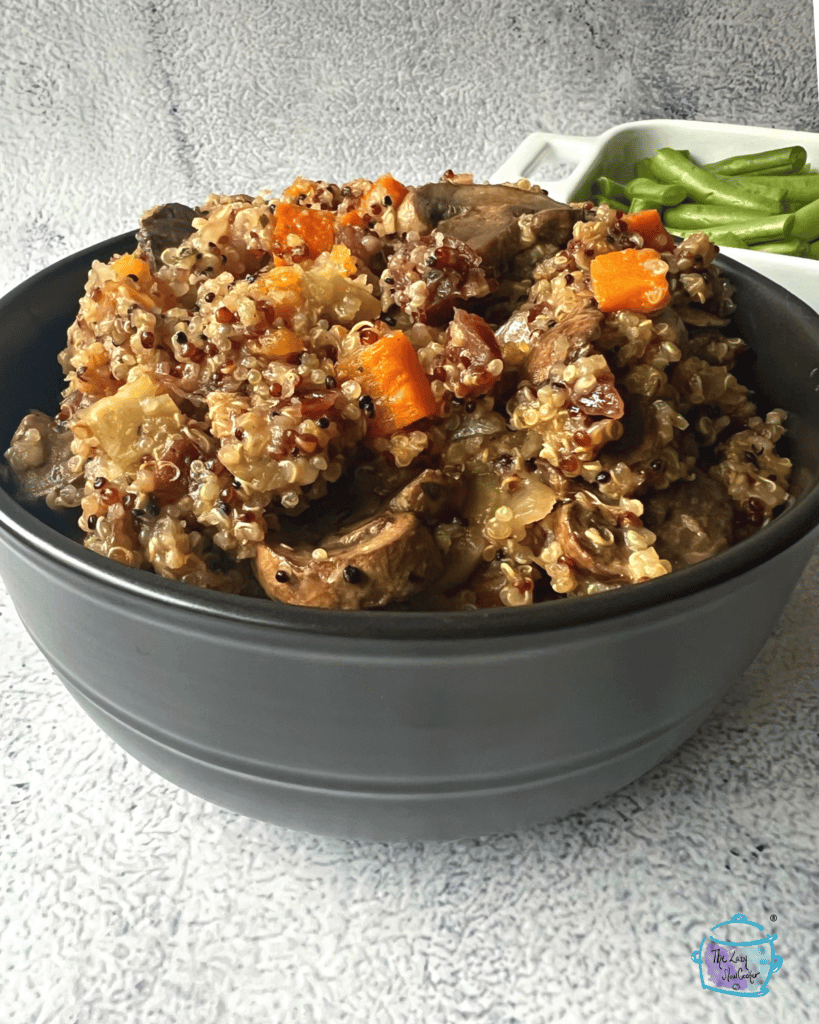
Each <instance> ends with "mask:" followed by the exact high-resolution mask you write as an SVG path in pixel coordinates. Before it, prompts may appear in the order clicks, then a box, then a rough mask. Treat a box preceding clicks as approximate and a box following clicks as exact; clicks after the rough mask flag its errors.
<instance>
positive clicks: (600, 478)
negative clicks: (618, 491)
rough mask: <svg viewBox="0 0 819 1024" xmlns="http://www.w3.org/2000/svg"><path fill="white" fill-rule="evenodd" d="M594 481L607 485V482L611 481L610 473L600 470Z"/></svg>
mask: <svg viewBox="0 0 819 1024" xmlns="http://www.w3.org/2000/svg"><path fill="white" fill-rule="evenodd" d="M594 479H595V480H596V481H597V482H598V483H599V484H607V483H608V482H609V480H611V473H609V472H608V470H605V469H601V470H600V472H599V473H598V474H597V476H596V477H595V478H594Z"/></svg>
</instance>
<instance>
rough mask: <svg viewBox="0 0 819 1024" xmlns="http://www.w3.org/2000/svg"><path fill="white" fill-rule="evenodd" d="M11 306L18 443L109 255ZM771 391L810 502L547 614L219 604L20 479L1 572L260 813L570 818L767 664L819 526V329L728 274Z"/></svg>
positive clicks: (392, 830) (4, 431)
mask: <svg viewBox="0 0 819 1024" xmlns="http://www.w3.org/2000/svg"><path fill="white" fill-rule="evenodd" d="M132 245H133V239H132V237H131V236H129V235H123V236H120V237H119V238H114V239H111V240H109V241H107V242H104V243H102V244H100V245H97V246H94V247H93V248H90V249H87V250H85V251H84V252H81V253H78V254H77V255H76V256H72V257H71V258H69V259H67V260H63V261H62V262H60V263H58V264H56V265H55V266H53V267H51V268H49V269H48V270H45V271H43V272H42V273H40V274H38V275H36V276H35V277H33V278H32V279H31V280H30V281H28V282H26V283H25V284H23V285H21V286H20V287H19V288H17V289H16V290H15V291H14V292H12V293H11V294H9V295H8V296H7V297H6V298H5V299H4V300H2V302H1V303H0V381H2V382H3V383H2V393H1V394H0V408H1V410H2V411H1V412H0V443H2V445H3V449H5V447H6V446H7V443H8V440H9V439H10V437H11V434H12V432H13V430H14V428H15V427H16V425H17V423H18V422H19V420H20V418H21V417H22V416H23V415H24V414H25V413H26V412H27V411H28V410H29V409H30V408H41V409H44V410H52V409H54V408H55V407H56V396H57V394H58V392H59V391H60V389H61V386H62V378H61V374H60V371H59V368H58V366H57V363H56V359H55V356H56V354H57V352H58V351H59V350H60V348H62V346H63V344H64V338H65V331H66V328H67V327H68V325H69V323H70V322H71V320H72V319H73V317H74V314H75V310H76V305H77V301H78V298H79V296H80V294H81V293H82V289H83V285H84V282H85V278H86V275H87V271H88V268H89V266H90V263H91V260H92V259H95V258H98V259H103V260H105V259H108V258H109V256H110V255H111V254H112V253H114V252H116V251H119V252H124V251H129V250H130V249H131V248H132ZM722 266H723V269H724V270H726V271H727V272H728V273H729V274H730V276H731V278H732V279H733V281H734V283H735V285H736V288H737V303H738V308H739V313H738V314H737V317H736V327H737V330H738V332H739V333H740V334H741V335H742V336H743V337H744V338H746V339H747V340H748V341H749V342H750V343H751V345H752V347H753V349H754V351H755V353H756V371H757V372H756V379H757V388H758V392H759V397H760V401H761V402H763V403H769V404H771V405H779V406H782V407H784V408H786V409H788V410H789V412H790V413H791V415H790V418H789V421H788V426H789V445H790V452H789V454H790V455H791V457H792V459H793V460H794V463H795V466H796V473H795V501H794V503H793V504H792V506H791V507H790V508H788V509H787V510H786V511H785V512H783V514H782V515H781V516H779V517H778V518H777V519H776V520H775V521H774V522H773V523H771V524H770V525H769V526H768V527H767V528H766V529H765V530H763V531H761V532H760V533H759V534H757V535H756V536H754V537H752V538H751V539H750V540H747V541H745V542H743V543H741V544H738V545H736V546H735V547H734V548H732V549H730V550H729V551H726V552H724V553H723V554H721V555H719V556H717V557H715V558H713V559H711V560H710V561H707V562H704V563H701V564H700V565H697V566H694V567H691V568H689V569H685V570H682V571H679V572H677V573H675V574H672V575H670V576H666V577H663V578H660V579H658V580H654V581H652V582H649V583H645V584H642V585H640V586H637V587H633V588H630V589H626V590H621V591H616V592H610V593H605V594H599V595H595V596H593V597H586V598H582V599H578V600H566V601H560V602H552V603H549V604H546V605H540V606H535V607H530V608H523V609H493V610H488V611H468V612H458V613H452V614H438V613H435V614H431V613H430V614H428V613H407V612H404V613H390V612H339V611H325V610H316V609H305V608H296V607H289V606H279V605H275V604H273V603H270V602H265V601H258V600H252V599H249V598H238V597H233V596H228V595H223V594H218V593H214V592H205V591H199V590H196V589H195V588H192V587H187V586H185V585H183V584H178V583H174V582H170V581H167V580H163V579H161V578H159V577H156V576H153V575H150V574H148V573H144V572H136V571H133V570H129V569H126V568H124V567H122V566H120V565H118V564H116V563H114V562H109V561H107V560H105V559H103V558H100V557H98V556H97V555H94V554H92V553H91V552H88V551H86V550H85V549H84V548H82V547H81V546H80V545H79V544H77V543H76V541H75V540H74V539H72V538H73V537H74V536H75V534H74V532H73V531H74V530H75V527H73V526H72V525H71V519H73V517H70V518H68V517H67V518H60V517H59V516H56V515H51V514H48V513H43V514H39V513H38V514H34V513H32V512H31V511H29V510H26V509H25V508H22V507H21V506H20V505H18V504H17V503H16V502H15V501H14V500H13V498H12V497H11V493H10V490H9V489H8V485H7V489H4V490H0V573H1V574H2V577H3V579H4V580H5V583H6V586H7V588H8V591H9V593H10V595H11V597H12V599H13V601H14V604H15V607H16V608H17V611H18V613H19V615H20V618H21V620H22V622H23V624H24V625H25V627H26V628H27V629H28V631H29V632H30V633H31V635H32V637H33V638H34V640H35V641H36V643H37V644H38V646H39V647H40V648H41V650H42V651H43V652H44V654H45V656H46V657H47V658H48V660H49V662H50V663H51V664H52V665H53V667H54V669H55V671H56V672H57V674H58V675H59V677H60V678H61V679H62V681H63V682H64V683H65V685H66V686H67V687H68V689H69V691H70V692H71V694H72V695H73V696H74V697H75V698H76V699H77V701H78V702H79V703H80V705H81V706H82V707H83V708H85V710H86V711H87V712H88V714H89V715H90V716H91V717H92V718H93V719H94V721H96V722H97V723H98V724H99V725H100V726H101V727H102V728H103V729H104V730H105V731H106V732H107V733H109V734H110V735H111V736H112V737H113V738H114V739H115V740H116V741H117V742H118V743H120V744H121V745H122V746H123V747H124V748H125V749H126V750H127V751H129V752H130V753H132V754H133V755H134V756H135V757H137V758H138V759H139V760H140V761H142V762H144V764H146V765H148V766H149V767H150V768H152V769H154V770H155V771H157V772H159V773H160V774H161V775H163V776H165V777H166V778H168V779H170V780H171V781H173V782H174V783H176V784H178V785H180V786H182V787H184V788H186V789H188V790H190V791H192V792H194V793H196V794H199V795H200V796H203V797H205V798H206V799H208V800H211V801H213V802H214V803H216V804H220V805H222V806H224V807H228V808H231V809H233V810H235V811H239V812H241V813H243V814H247V815H250V816H252V817H256V818H261V819H265V820H269V821H273V822H276V823H277V824H280V825H285V826H288V827H291V828H295V829H301V830H304V831H308V832H316V833H321V834H332V835H340V836H350V837H360V838H366V839H380V840H413V839H443V838H456V837H464V836H477V835H483V834H486V833H489V832H496V831H502V830H512V829H516V828H519V827H522V826H526V825H531V824H534V823H537V822H542V821H545V820H548V819H549V818H553V817H557V816H559V815H563V814H565V813H567V812H569V811H571V810H573V809H576V808H578V807H581V806H583V805H585V804H588V803H590V802H592V801H594V800H596V799H598V798H600V797H602V796H604V795H606V794H607V793H611V792H613V791H614V790H616V789H618V788H620V787H621V786H624V785H625V784H626V783H628V782H630V781H632V780H633V779H635V778H637V777H638V776H640V775H641V774H643V773H644V772H645V771H647V770H648V769H650V768H651V767H652V766H654V765H655V764H657V762H659V761H660V760H661V759H662V758H663V757H665V756H666V755H667V754H669V753H670V752H671V751H673V750H674V749H675V748H676V747H677V746H679V744H680V743H682V742H683V740H685V739H686V738H687V737H688V736H690V735H691V733H692V732H693V731H694V730H695V729H696V728H697V726H698V725H699V724H700V723H701V722H702V721H703V719H704V718H705V717H706V716H707V715H708V713H709V711H710V710H711V709H712V708H713V706H714V704H715V703H716V701H717V700H718V699H719V698H720V696H721V695H722V694H723V692H724V691H725V689H726V688H727V687H728V685H729V684H730V683H731V681H732V680H734V679H735V678H736V677H737V676H738V675H739V673H741V672H742V671H743V669H745V668H746V666H748V665H749V663H750V662H751V661H752V660H753V658H754V657H755V655H756V654H757V652H758V651H759V649H760V648H761V646H762V644H763V643H764V641H765V639H766V638H767V636H768V635H769V633H770V631H771V629H772V628H773V626H774V624H775V622H776V620H777V618H778V616H779V614H780V612H781V611H782V608H783V606H784V604H785V602H786V600H787V598H788V596H789V594H790V593H791V591H792V589H793V587H794V585H795V583H796V581H797V579H798V578H799V576H800V574H801V572H802V570H803V569H804V566H805V564H806V563H807V560H808V558H809V556H810V554H811V552H812V549H813V546H814V543H815V541H816V535H817V523H819V486H817V483H819V395H817V391H816V388H817V383H819V381H818V380H817V377H819V370H817V367H819V317H817V315H816V314H815V313H814V312H813V311H812V310H811V309H809V308H808V306H806V305H805V304H804V303H802V302H801V301H799V300H798V299H796V298H794V297H793V296H792V295H790V294H789V293H788V292H786V291H784V290H783V289H782V288H781V287H779V286H778V285H776V284H773V283H772V282H770V281H767V280H766V279H764V278H762V277H760V276H759V275H758V274H756V273H755V272H754V271H752V270H749V269H747V268H744V267H742V266H740V265H738V264H736V263H734V262H732V261H730V260H727V259H726V260H723V261H722Z"/></svg>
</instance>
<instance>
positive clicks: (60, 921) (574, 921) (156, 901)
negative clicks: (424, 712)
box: [0, 0, 819, 1024]
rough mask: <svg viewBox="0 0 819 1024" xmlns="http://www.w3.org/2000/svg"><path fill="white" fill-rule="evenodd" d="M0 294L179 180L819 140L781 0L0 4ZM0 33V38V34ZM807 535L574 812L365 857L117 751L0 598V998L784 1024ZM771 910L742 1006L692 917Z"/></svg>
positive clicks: (817, 727) (812, 665) (802, 722)
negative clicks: (776, 607) (719, 688)
mask: <svg viewBox="0 0 819 1024" xmlns="http://www.w3.org/2000/svg"><path fill="white" fill-rule="evenodd" d="M3 31H4V37H5V40H6V43H7V45H5V46H3V47H2V48H0V76H1V77H2V80H3V82H4V90H3V93H2V99H0V186H2V196H3V202H2V210H1V212H0V228H1V229H2V239H3V240H2V249H3V259H2V261H0V290H2V291H5V290H7V289H8V288H10V287H12V286H13V285H14V284H16V283H17V282H19V281H21V280H23V279H24V278H25V277H27V276H28V275H29V274H30V273H32V272H34V271H35V270H37V269H39V268H40V267H43V266H45V265H47V264H48V263H51V262H53V261H54V260H55V259H57V258H59V257H61V256H64V255H67V254H68V253H70V252H73V251H75V250H77V249H79V248H81V247H83V246H85V245H87V244H90V243H92V242H94V241H97V240H100V239H102V238H105V237H108V236H110V235H113V234H115V233H118V232H120V231H122V230H126V229H127V228H129V227H130V226H131V225H132V224H133V223H134V219H135V216H136V214H138V212H139V211H141V210H142V209H143V208H144V207H146V206H149V205H152V204H153V203H154V202H158V201H161V200H165V199H171V198H173V199H179V200H182V201H196V200H198V199H200V198H202V197H203V196H204V195H205V194H206V193H207V192H208V191H210V190H212V189H214V190H225V191H237V190H250V191H254V190H256V189H257V188H262V187H266V186H271V187H274V188H279V187H282V186H283V185H285V184H287V183H288V181H289V180H291V179H292V178H293V177H294V176H295V175H296V174H297V173H304V174H307V175H319V176H322V177H328V178H335V179H336V180H342V179H344V178H345V177H350V176H353V175H356V174H360V173H363V174H373V173H375V172H379V171H382V170H385V169H388V170H391V171H392V172H393V173H395V174H396V175H397V176H399V177H404V178H405V179H408V180H419V179H422V178H425V177H427V176H430V175H432V176H437V175H438V174H439V173H440V172H441V171H443V170H445V169H446V168H447V167H453V168H454V169H457V170H471V171H474V173H475V174H476V175H477V176H479V177H488V176H489V175H490V174H491V173H492V172H493V171H494V169H495V168H496V167H497V166H498V165H499V164H500V163H501V162H502V160H503V159H504V157H505V156H506V155H507V154H508V152H509V151H510V150H511V149H512V148H513V147H514V146H515V145H516V144H517V143H518V142H519V141H520V140H521V139H522V138H523V137H524V136H525V135H526V134H528V133H529V132H531V131H533V130H535V129H537V128H541V127H543V128H548V129H552V130H555V131H562V132H569V133H572V134H596V133H598V132H601V131H603V130H605V129H606V128H608V127H611V126H612V125H615V124H617V123H620V122H623V121H628V120H635V119H641V118H646V117H682V118H687V119H693V118H701V119H705V120H721V121H729V122H735V123H741V124H756V125H765V126H776V127H782V128H796V129H802V130H809V131H816V130H819V108H818V107H817V90H816V64H815V56H814V49H813V19H812V9H811V5H810V3H809V2H808V0H799V2H793V0H790V2H764V0H744V2H739V0H732V2H723V3H719V4H713V3H706V2H704V0H679V2H669V3H662V4H660V3H653V2H650V0H635V2H628V3H620V4H617V5H614V4H610V3H606V2H605V0H585V2H583V3H580V2H575V0H571V2H563V3H559V4H549V5H545V4H539V3H532V2H523V0H500V2H498V3H489V2H476V0H471V2H462V3H459V4H457V5H455V4H450V5H443V4H439V3H433V2H432V0H427V2H411V3H409V4H403V5H398V4H394V3H388V2H384V0H371V2H370V3H368V4H360V3H357V2H354V0H349V2H347V3H345V4H340V3H332V2H330V0H324V2H318V0H305V2H302V3H299V4H289V3H279V4H263V3H242V4H239V3H234V4H229V3H227V4H226V3H215V2H213V0H205V2H203V3H199V4H197V5H192V4H183V3H181V2H179V0H155V2H153V3H151V2H150V0H145V2H143V0H123V2H120V3H112V2H100V3H95V4H91V3H86V2H83V0H80V2H79V3H74V4H69V3H68V0H44V2H38V3H28V2H25V0H7V2H6V4H5V6H4V19H3ZM9 43H11V45H8V44H9ZM818 589H819V556H817V557H816V558H814V560H813V562H812V564H811V566H810V568H809V570H808V572H807V574H806V575H805V577H804V578H803V580H802V582H801V584H800V586H799V588H798V590H797V592H796V593H795V595H794V597H793V599H792V601H791V603H790V605H789V606H788V609H787V611H786V614H785V616H784V618H783V620H782V622H781V624H780V627H779V629H778V630H777V632H776V634H775V635H774V636H773V637H772V638H771V639H770V641H769V642H768V644H767V646H766V647H765V649H764V651H763V652H762V654H761V656H760V658H759V659H758V660H757V662H756V664H755V665H754V666H753V668H752V669H751V670H750V671H749V672H748V673H747V675H746V677H745V678H744V679H743V680H742V682H741V683H739V684H738V685H737V686H736V687H734V689H733V690H732V691H731V693H730V694H729V696H728V697H727V698H726V700H725V701H724V702H723V703H722V704H721V705H720V707H719V708H718V709H717V711H716V712H715V713H714V714H713V715H712V716H711V718H710V719H709V720H708V721H707V722H706V724H705V725H704V726H703V727H702V728H701V729H700V730H699V731H698V733H697V734H696V735H695V736H694V737H693V738H692V739H691V740H689V741H688V742H687V743H686V744H685V745H684V746H683V747H682V748H681V750H679V751H678V752H677V753H676V754H674V755H673V756H672V757H671V758H669V759H668V760H667V761H666V762H664V763H663V764H662V765H660V766H659V767H657V768H656V769H655V770H654V771H652V772H651V773H649V775H648V776H646V777H645V778H643V779H641V780H639V781H638V782H635V783H633V784H632V785H630V786H629V787H627V788H626V789H625V790H623V791H622V792H621V793H619V794H617V795H616V796H614V797H612V798H611V799H609V800H606V801H603V802H601V803H599V804H597V805H595V806H594V807H592V808H589V809H587V810H585V811H583V812H582V813H579V814H575V815H573V816H571V817H570V818H568V819H566V820H564V821H561V822H557V823H552V824H548V825H544V826H542V827H540V828H536V829H530V830H527V831H524V832H520V833H518V834H515V835H510V836H502V837H491V838H488V839H484V840H476V841H470V842H458V843H440V844H434V843H429V844H423V845H421V844H418V845H412V846H404V845H401V846H387V845H371V844H363V843H353V842H343V841H338V840H325V839H318V838H313V837H307V836H302V835H298V834H295V833H290V832H287V831H285V830H282V829H278V828H275V827H273V826H269V825H263V824H259V823H257V822H253V821H249V820H246V819H242V818H239V817H237V816H235V815H232V814H230V813H228V812H225V811H222V810H219V809H217V808H214V807H212V806H210V805H208V804H205V803H204V802H203V801H201V800H198V799H196V798H194V797H191V796H189V795H187V794H185V793H182V792H179V791H178V790H176V789H174V788H173V787H172V786H170V785H168V784H166V783H165V782H164V781H163V780H161V779H159V778H158V777H156V776H155V775H152V774H151V773H150V772H149V771H148V770H147V769H145V768H143V767H142V766H141V765H139V764H138V763H136V762H135V761H133V760H132V759H131V758H130V757H128V756H127V755H125V754H123V753H122V752H121V751H119V750H118V749H117V748H116V747H115V746H114V745H113V743H112V742H111V741H109V740H108V739H107V737H105V736H104V735H102V734H101V733H100V732H99V731H98V730H97V728H96V727H95V726H94V725H92V723H91V722H90V721H89V720H88V719H87V718H86V717H85V716H84V714H83V713H82V712H81V711H80V710H79V709H78V708H77V707H76V706H75V705H74V703H73V702H72V701H71V699H70V698H69V697H68V695H67V694H66V692H65V691H64V690H63V688H62V687H61V686H60V684H59V683H58V682H57V681H56V679H55V677H54V676H53V675H52V673H51V671H50V669H49V668H48V666H47V664H46V663H45V661H44V660H43V658H42V656H41V655H40V654H39V653H38V652H37V650H36V649H35V648H34V646H33V644H32V643H31V641H30V640H29V639H28V637H27V635H26V634H25V632H24V631H23V629H22V627H21V625H20V623H19V621H18V619H17V617H16V614H15V612H14V610H13V608H12V607H11V606H10V604H9V602H8V599H7V598H6V597H5V592H4V591H3V590H2V588H0V653H1V654H2V657H0V707H1V708H2V723H3V724H2V730H0V747H1V748H2V749H1V750H0V894H1V895H0V1021H2V1022H5V1021H9V1022H10V1024H143V1022H151V1024H213V1022H222V1021H224V1022H229V1024H246V1022H247V1024H251V1022H252V1024H261V1022H268V1021H270V1022H287V1024H302V1022H304V1024H308V1022H309V1024H313V1022H316V1024H335V1022H345V1021H346V1022H356V1024H357V1022H360V1021H364V1020H366V1021H368V1022H374V1024H381V1022H396V1024H397V1022H401V1024H403V1022H412V1024H415V1022H418V1024H421V1022H423V1024H456V1022H459V1021H470V1022H481V1024H515V1022H517V1024H539V1022H541V1021H542V1022H552V1021H566V1022H571V1024H574V1022H582V1024H610V1022H611V1024H619V1022H626V1021H628V1022H629V1024H649V1022H651V1024H655V1022H663V1024H666V1022H668V1024H700V1022H702V1024H706V1022H712V1021H718V1022H722V1021H726V1022H729V1024H733V1022H737V1024H739V1022H745V1021H749V1020H759V1021H766V1022H776V1024H794V1022H801V1021H805V1022H807V1021H815V1020H816V1006H817V1004H819V980H817V979H819V871H818V870H817V849H819V810H817V807H818V806H819V805H818V804H817V788H818V787H817V779H819V739H818V737H819V714H818V713H817V690H818V689H819V639H817V637H818V636H819V612H817V604H816V594H817V590H818ZM734 913H745V914H747V916H748V917H750V918H751V919H753V920H758V921H762V922H767V921H769V919H770V918H771V916H772V915H776V916H777V921H776V930H777V932H778V934H779V939H778V940H777V947H776V948H777V952H778V953H779V954H780V955H782V956H783V957H784V958H785V963H784V967H783V969H782V970H781V971H780V973H779V974H778V975H776V977H775V978H774V979H773V980H772V983H771V988H770V993H769V995H768V996H766V997H765V998H764V999H761V1000H739V999H731V998H730V997H726V996H721V995H718V994H715V993H709V992H705V991H703V990H702V989H701V987H700V984H699V980H698V976H697V973H696V970H697V969H696V967H695V965H694V964H692V963H691V960H690V953H691V951H693V950H694V949H695V948H697V947H698V946H699V943H700V940H701V938H702V936H703V934H704V933H705V931H706V930H707V929H708V927H709V926H710V925H713V924H715V923H716V922H718V921H721V920H724V919H726V918H727V917H730V916H731V915H732V914H734Z"/></svg>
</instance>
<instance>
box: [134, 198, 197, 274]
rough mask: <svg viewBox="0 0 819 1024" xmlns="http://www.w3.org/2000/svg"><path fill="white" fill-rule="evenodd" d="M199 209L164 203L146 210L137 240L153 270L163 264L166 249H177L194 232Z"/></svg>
mask: <svg viewBox="0 0 819 1024" xmlns="http://www.w3.org/2000/svg"><path fill="white" fill-rule="evenodd" d="M196 216H198V211H197V210H193V209H191V207H190V206H185V205H184V204H182V203H163V204H162V205H161V206H153V207H151V209H150V210H146V211H145V213H143V214H142V217H141V218H140V227H139V231H138V232H137V242H138V243H139V245H140V246H141V248H142V249H143V250H144V251H145V253H146V254H147V256H148V263H149V264H150V267H151V270H153V271H154V272H156V271H157V270H158V269H159V267H160V266H161V264H162V253H163V252H164V251H165V250H166V249H177V248H179V246H180V245H181V244H182V243H183V242H184V241H185V239H186V238H188V237H189V236H190V235H191V234H192V232H193V220H194V217H196Z"/></svg>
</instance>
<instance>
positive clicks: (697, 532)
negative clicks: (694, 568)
mask: <svg viewBox="0 0 819 1024" xmlns="http://www.w3.org/2000/svg"><path fill="white" fill-rule="evenodd" d="M694 473H695V475H694V479H693V480H680V481H679V482H678V483H675V484H672V486H671V487H667V488H666V489H665V490H664V491H657V492H656V494H652V495H651V497H650V498H649V499H648V500H647V501H646V505H645V515H644V516H643V520H644V522H645V524H646V526H648V527H649V529H650V530H652V531H653V532H654V533H655V534H656V535H657V542H656V547H657V554H658V555H659V556H660V558H667V559H668V560H669V561H670V562H671V564H672V565H673V566H674V568H675V569H679V568H681V567H682V566H684V565H695V564H696V563H697V562H702V561H703V560H704V559H706V558H711V557H712V556H713V555H716V554H717V553H718V552H720V551H724V550H725V549H726V548H728V547H730V546H731V544H732V543H733V542H734V539H735V538H734V515H733V509H732V507H731V503H730V501H729V499H728V494H727V492H726V490H725V487H724V486H723V485H722V483H721V482H720V481H719V480H714V479H713V478H711V477H709V476H708V475H707V474H706V473H704V472H703V471H702V470H700V469H697V470H695V471H694Z"/></svg>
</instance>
